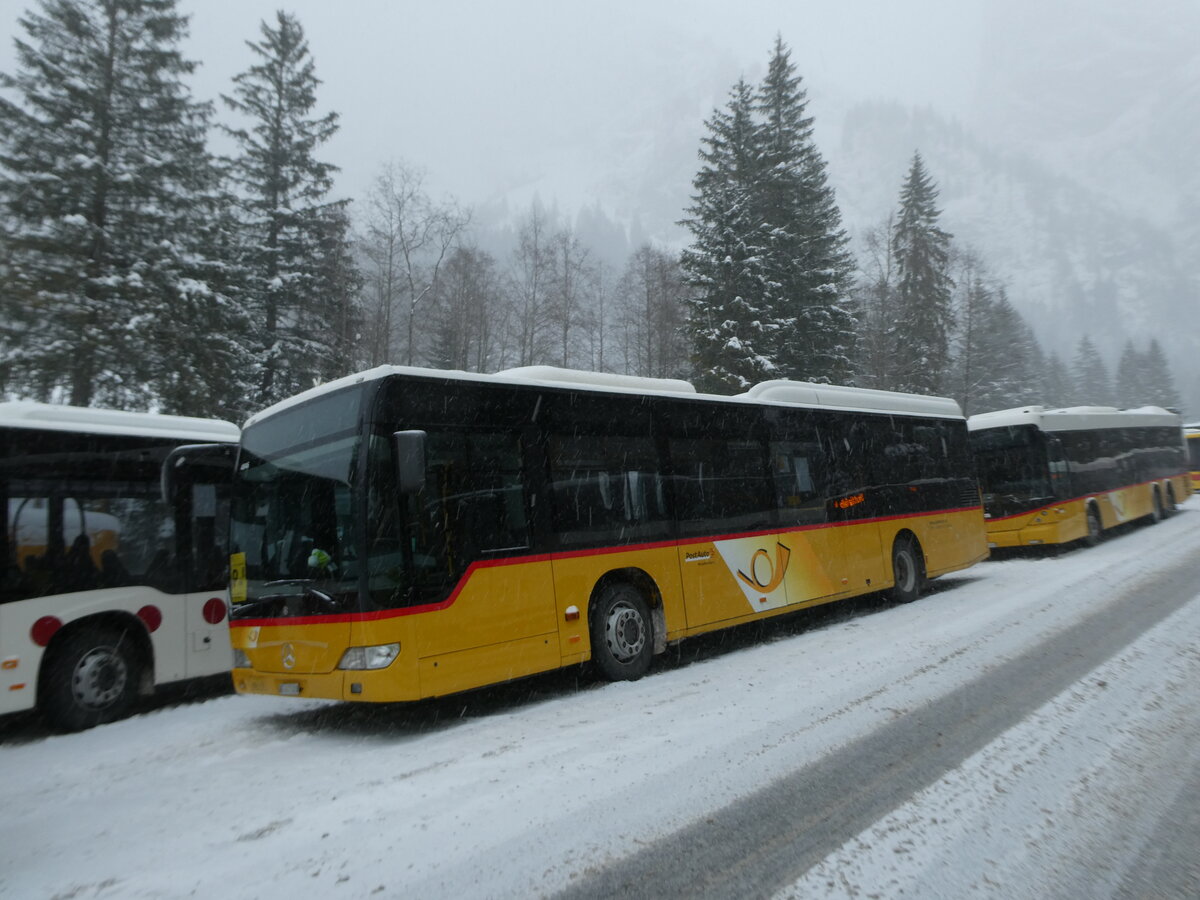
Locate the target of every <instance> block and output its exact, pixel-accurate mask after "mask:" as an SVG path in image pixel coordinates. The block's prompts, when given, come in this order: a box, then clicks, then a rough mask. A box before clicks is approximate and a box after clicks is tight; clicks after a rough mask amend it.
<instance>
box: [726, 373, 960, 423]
mask: <svg viewBox="0 0 1200 900" xmlns="http://www.w3.org/2000/svg"><path fill="white" fill-rule="evenodd" d="M738 396H740V397H747V398H749V399H751V400H754V401H756V402H768V403H770V402H774V403H788V404H792V405H797V406H820V407H834V408H838V409H861V410H867V411H869V412H895V413H907V414H908V415H918V416H941V417H945V416H950V417H953V418H956V419H961V418H962V409H961V408H960V407H959V405H958V401H956V400H952V399H950V398H949V397H931V396H927V395H925V394H906V393H902V392H900V391H878V390H875V389H873V388H858V387H844V386H842V385H839V384H812V383H810V382H807V381H782V380H777V381H764V382H762V383H761V384H756V385H754V387H752V388H750V390H748V391H746V392H745V393H744V394H739V395H738Z"/></svg>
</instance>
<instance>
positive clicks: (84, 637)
mask: <svg viewBox="0 0 1200 900" xmlns="http://www.w3.org/2000/svg"><path fill="white" fill-rule="evenodd" d="M150 673H151V659H150V651H149V647H148V641H147V640H146V638H145V632H144V630H143V629H142V626H141V625H140V623H137V622H135V621H133V620H125V619H123V618H121V617H115V616H104V617H99V618H97V619H86V620H83V621H82V622H77V623H73V624H72V625H71V626H70V627H69V628H67V629H64V630H63V632H62V633H60V634H59V635H56V636H55V639H54V641H52V642H51V644H50V646H49V647H48V648H47V650H46V656H45V658H44V659H43V661H42V666H41V672H40V674H39V678H38V707H39V709H40V710H41V713H42V715H43V716H44V717H45V718H46V720H47V721H48V722H49V723H50V724H51V725H52V726H53V727H55V728H57V729H58V730H60V731H82V730H83V729H86V728H91V727H93V726H95V725H102V724H104V723H106V722H113V721H116V720H117V719H121V718H124V717H125V716H126V715H128V714H129V712H130V710H131V709H132V707H133V704H134V701H135V700H136V698H137V696H138V695H139V694H140V693H143V692H144V691H145V684H146V678H147V677H148V676H149V675H150Z"/></svg>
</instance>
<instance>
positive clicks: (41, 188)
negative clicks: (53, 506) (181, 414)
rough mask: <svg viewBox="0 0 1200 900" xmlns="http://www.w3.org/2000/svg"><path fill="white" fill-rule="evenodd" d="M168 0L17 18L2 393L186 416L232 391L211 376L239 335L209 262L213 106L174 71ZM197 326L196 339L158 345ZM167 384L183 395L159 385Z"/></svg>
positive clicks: (64, 3) (186, 65) (1, 156)
mask: <svg viewBox="0 0 1200 900" xmlns="http://www.w3.org/2000/svg"><path fill="white" fill-rule="evenodd" d="M175 6H176V4H175V0H120V2H117V0H47V2H44V3H43V4H42V5H41V9H40V11H39V12H30V13H27V14H26V15H25V16H23V17H22V18H21V20H20V25H21V28H22V29H23V30H24V32H25V34H26V36H27V39H26V40H18V41H17V42H16V43H17V60H18V71H17V73H16V74H15V75H11V76H10V75H3V76H0V87H3V88H5V89H7V90H9V91H12V92H14V93H15V95H16V96H15V99H13V100H10V99H7V98H0V202H2V203H3V213H0V222H3V223H4V232H5V234H4V241H5V244H6V254H7V256H8V258H9V271H8V274H7V276H6V291H5V306H6V308H5V309H4V310H3V312H2V314H0V318H2V319H3V320H4V321H5V324H6V329H5V334H4V343H5V345H6V346H5V347H4V350H5V354H6V356H7V357H8V361H9V372H10V375H11V378H10V382H9V384H8V388H9V389H12V390H17V391H19V392H21V393H26V394H32V395H33V396H36V397H40V398H43V399H63V400H67V401H69V402H71V403H74V404H78V405H89V404H92V403H103V404H108V405H116V406H123V407H145V406H149V405H158V404H161V403H163V402H165V403H166V405H167V406H168V408H171V409H173V410H176V411H189V412H190V411H196V409H197V404H200V405H207V404H208V403H210V402H212V403H215V405H216V406H217V407H218V408H220V406H221V397H222V396H223V397H224V398H225V399H226V400H228V399H229V398H231V397H234V396H236V395H237V394H238V393H240V390H239V389H237V388H236V387H230V386H229V385H228V384H225V385H219V384H217V383H215V381H213V382H210V381H209V379H210V377H211V378H216V377H219V373H222V372H223V373H225V374H226V375H228V373H230V372H235V371H237V368H238V362H239V361H240V346H239V345H238V343H237V341H236V339H233V338H232V337H231V334H232V333H233V328H232V326H231V325H230V323H229V313H230V311H231V310H232V304H231V303H230V302H229V298H228V297H227V296H226V295H225V294H224V293H223V288H222V284H221V281H222V270H221V268H220V266H219V265H217V264H216V263H215V262H214V258H213V256H212V250H213V248H214V247H215V246H216V245H217V244H219V242H220V240H221V237H220V234H219V233H218V232H219V227H218V223H219V222H220V216H219V215H218V211H219V209H220V198H219V195H218V192H217V180H216V177H215V172H214V168H213V166H212V164H211V161H210V159H209V157H208V156H207V154H206V151H205V146H204V141H205V135H206V129H207V125H208V119H209V116H210V115H211V108H210V106H209V105H208V104H202V103H197V102H195V101H193V100H192V98H191V95H190V93H189V91H188V89H187V88H186V86H185V85H184V83H183V79H184V77H185V76H187V75H189V74H190V73H191V72H192V71H193V69H194V68H195V63H193V62H190V61H188V60H185V59H184V58H183V56H182V55H181V54H180V52H179V44H180V42H181V40H182V39H183V37H185V36H186V33H187V19H186V17H184V16H181V15H179V14H178V13H177V12H176V9H175ZM200 328H203V329H205V330H204V331H202V332H201V333H203V334H205V335H209V334H211V335H212V341H211V342H210V343H208V344H207V345H205V346H203V347H199V346H196V345H197V344H199V343H200V342H198V341H192V342H191V343H190V344H187V343H182V342H176V343H175V344H173V345H164V344H162V343H161V342H159V341H157V340H156V338H158V337H160V336H161V335H163V334H176V335H178V334H180V333H181V332H182V333H195V331H194V329H200ZM181 379H186V380H187V381H189V387H188V391H187V397H190V398H192V399H191V400H190V401H189V400H188V399H187V397H183V396H179V397H175V398H172V397H171V396H169V395H170V394H171V384H172V383H173V382H177V381H179V380H181ZM198 388H202V389H200V390H198ZM202 397H203V399H200V398H202ZM164 398H165V399H164Z"/></svg>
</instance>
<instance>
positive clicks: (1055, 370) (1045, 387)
mask: <svg viewBox="0 0 1200 900" xmlns="http://www.w3.org/2000/svg"><path fill="white" fill-rule="evenodd" d="M1074 395H1075V385H1074V382H1073V381H1072V379H1071V372H1070V370H1069V369H1068V368H1067V365H1066V363H1064V362H1063V361H1062V359H1060V358H1059V356H1058V354H1057V353H1054V352H1053V351H1051V352H1050V354H1049V355H1048V356H1047V357H1046V365H1045V367H1044V369H1043V370H1042V378H1041V394H1040V395H1039V396H1038V398H1037V400H1036V402H1037V403H1039V404H1041V405H1042V406H1045V407H1047V408H1049V409H1057V408H1060V407H1064V406H1068V405H1070V403H1071V401H1072V398H1073V397H1074Z"/></svg>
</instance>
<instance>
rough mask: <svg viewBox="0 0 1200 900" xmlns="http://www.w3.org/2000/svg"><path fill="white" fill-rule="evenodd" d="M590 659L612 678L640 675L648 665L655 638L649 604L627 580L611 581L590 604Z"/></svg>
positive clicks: (637, 676) (631, 678) (605, 674)
mask: <svg viewBox="0 0 1200 900" xmlns="http://www.w3.org/2000/svg"><path fill="white" fill-rule="evenodd" d="M590 620H591V621H590V625H591V638H592V661H593V662H595V664H596V666H597V667H598V668H599V669H600V671H601V672H602V673H603V674H604V676H605V677H606V678H608V679H609V680H611V681H632V680H634V679H637V678H641V677H642V676H643V675H645V674H646V672H647V671H648V670H649V668H650V658H651V656H652V655H653V653H654V640H653V633H652V631H651V627H652V626H651V624H650V607H649V606H647V605H646V598H645V597H643V596H642V593H641V591H639V590H638V589H637V588H635V587H634V586H633V585H631V584H628V583H626V582H620V583H615V584H610V585H608V586H607V587H605V588H604V589H603V591H601V593H600V595H599V596H598V597H597V598H596V601H595V603H594V604H593V605H592V614H591V616H590Z"/></svg>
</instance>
